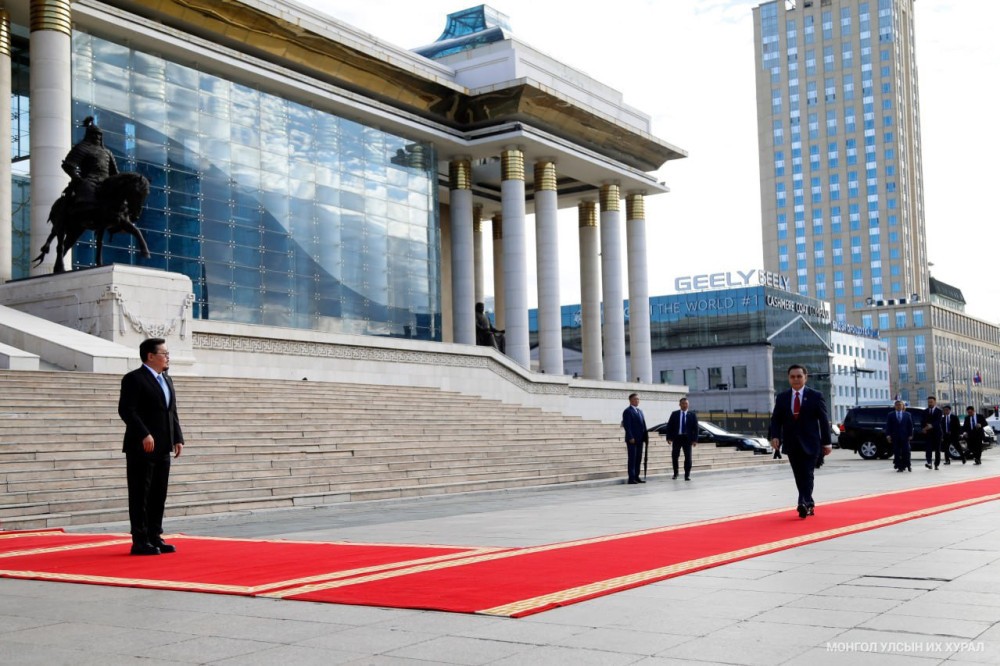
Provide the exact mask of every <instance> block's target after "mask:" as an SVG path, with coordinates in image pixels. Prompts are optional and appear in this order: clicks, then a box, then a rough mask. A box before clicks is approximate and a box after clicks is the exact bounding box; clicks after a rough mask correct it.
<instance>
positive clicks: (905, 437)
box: [885, 400, 913, 472]
mask: <svg viewBox="0 0 1000 666" xmlns="http://www.w3.org/2000/svg"><path fill="white" fill-rule="evenodd" d="M894 407H895V409H894V410H893V411H892V412H890V413H889V418H887V419H886V420H885V438H886V439H887V440H889V443H890V444H892V466H893V467H895V468H896V471H897V472H912V471H913V470H912V469H911V468H910V440H911V439H913V417H912V416H910V413H909V412H908V411H906V409H905V407H904V405H903V401H902V400H897V401H896V404H895V405H894Z"/></svg>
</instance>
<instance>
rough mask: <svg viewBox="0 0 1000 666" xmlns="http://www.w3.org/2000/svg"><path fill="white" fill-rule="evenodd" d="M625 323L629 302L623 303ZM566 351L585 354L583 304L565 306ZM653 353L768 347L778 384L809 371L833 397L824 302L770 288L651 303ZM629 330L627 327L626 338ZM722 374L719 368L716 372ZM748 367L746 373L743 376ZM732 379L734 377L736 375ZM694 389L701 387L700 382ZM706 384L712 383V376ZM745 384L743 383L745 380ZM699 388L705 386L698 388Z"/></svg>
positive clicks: (531, 318) (534, 334)
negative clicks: (795, 367)
mask: <svg viewBox="0 0 1000 666" xmlns="http://www.w3.org/2000/svg"><path fill="white" fill-rule="evenodd" d="M624 307H625V314H626V319H627V317H628V314H629V312H628V301H625V302H624ZM561 312H562V325H563V348H564V349H567V350H571V351H574V352H580V351H582V344H581V318H580V306H579V305H564V306H562V311H561ZM649 314H650V338H651V341H652V352H653V354H656V353H657V352H666V351H678V350H684V349H691V350H694V349H706V348H712V347H736V346H752V345H770V346H771V347H772V348H773V349H772V351H773V362H774V364H773V370H774V379H775V383H774V385H775V386H776V387H782V389H783V387H785V386H786V385H787V384H788V378H787V376H786V371H787V368H788V366H789V365H792V364H793V363H798V364H800V365H804V366H806V368H808V369H809V372H810V374H811V375H812V378H811V380H810V385H811V386H813V387H814V388H816V389H818V390H821V391H823V392H824V393H826V394H827V395H829V393H830V379H829V373H830V354H831V347H830V345H831V337H832V322H831V313H830V310H829V307H828V306H827V304H826V303H824V302H823V301H818V300H816V299H813V298H809V297H806V296H800V295H798V294H794V293H791V292H787V291H782V290H779V289H774V288H770V287H764V286H759V287H739V288H733V289H720V290H718V291H703V292H691V293H683V294H674V295H669V296H654V297H652V298H650V299H649ZM528 325H529V328H530V331H531V335H530V341H531V346H532V347H536V346H537V344H538V316H537V310H531V311H530V312H529V315H528ZM627 334H628V328H627V327H626V335H627ZM718 370H719V373H720V375H721V368H720V369H718ZM745 373H746V369H745V368H744V369H743V374H744V377H745ZM734 376H736V375H735V374H734ZM690 379H692V380H693V381H695V384H694V385H692V384H690V383H689V382H688V378H687V377H686V378H685V380H684V381H685V383H688V385H689V386H697V379H696V378H694V377H693V376H692V377H691V378H690ZM703 381H706V382H709V381H711V380H710V378H709V377H707V376H706V377H705V378H703ZM744 381H745V380H744ZM698 388H699V389H701V388H703V387H700V386H699V387H698Z"/></svg>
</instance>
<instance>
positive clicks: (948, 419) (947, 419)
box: [944, 416, 951, 432]
mask: <svg viewBox="0 0 1000 666" xmlns="http://www.w3.org/2000/svg"><path fill="white" fill-rule="evenodd" d="M948 421H951V417H950V416H949V417H947V418H946V419H945V420H944V431H945V432H948V430H949V428H948Z"/></svg>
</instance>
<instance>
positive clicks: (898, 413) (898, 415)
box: [896, 412, 903, 423]
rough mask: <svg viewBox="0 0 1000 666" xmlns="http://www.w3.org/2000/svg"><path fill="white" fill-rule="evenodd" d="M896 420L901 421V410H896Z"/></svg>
mask: <svg viewBox="0 0 1000 666" xmlns="http://www.w3.org/2000/svg"><path fill="white" fill-rule="evenodd" d="M896 420H897V421H899V422H900V423H902V422H903V412H896Z"/></svg>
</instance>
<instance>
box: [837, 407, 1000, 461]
mask: <svg viewBox="0 0 1000 666" xmlns="http://www.w3.org/2000/svg"><path fill="white" fill-rule="evenodd" d="M892 411H893V407H892V406H891V405H875V406H864V407H853V408H851V409H850V410H848V412H847V415H846V416H845V417H844V424H843V427H842V428H841V433H840V438H839V446H840V448H842V449H850V450H852V451H854V452H855V453H857V454H859V455H860V456H861V457H862V458H864V459H865V460H873V459H875V458H889V457H891V456H892V444H890V443H889V442H887V441H886V439H885V422H886V419H888V418H889V414H890V413H892ZM906 411H907V412H909V413H910V416H911V417H913V439H911V440H910V449H911V450H913V451H925V450H926V449H927V439H926V436H925V435H924V433H923V432H922V430H923V427H924V413H925V411H924V409H922V408H918V407H907V408H906ZM989 446H990V442H988V441H986V442H983V448H988V447H989ZM948 457H949V458H952V459H958V458H960V457H961V456H960V455H959V452H958V451H957V450H956V449H955V445H954V444H951V445H949V447H948Z"/></svg>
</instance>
